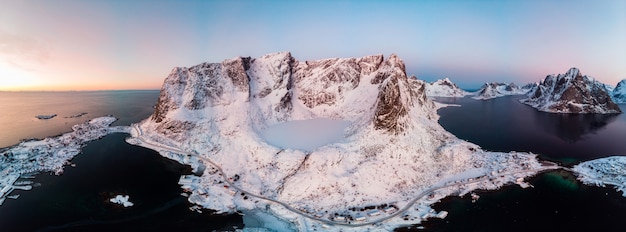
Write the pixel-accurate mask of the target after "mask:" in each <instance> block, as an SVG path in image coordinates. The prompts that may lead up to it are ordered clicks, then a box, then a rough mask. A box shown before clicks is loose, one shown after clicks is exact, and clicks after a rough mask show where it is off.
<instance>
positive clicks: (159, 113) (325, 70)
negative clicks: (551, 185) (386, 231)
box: [132, 52, 542, 230]
mask: <svg viewBox="0 0 626 232" xmlns="http://www.w3.org/2000/svg"><path fill="white" fill-rule="evenodd" d="M425 93H426V83H425V82H423V81H420V80H416V79H413V78H407V75H406V72H405V65H404V62H402V60H400V59H399V58H398V57H397V56H395V55H391V56H390V57H388V58H387V59H384V57H383V56H382V55H375V56H367V57H362V58H332V59H324V60H316V61H304V62H302V61H298V60H296V59H294V58H293V57H292V56H291V54H290V53H288V52H282V53H274V54H268V55H265V56H262V57H260V58H257V59H252V58H249V57H246V58H244V57H237V58H233V59H229V60H225V61H223V62H222V63H203V64H200V65H197V66H193V67H189V68H182V67H179V68H174V69H173V70H172V72H171V73H170V75H169V76H168V77H167V78H166V79H165V82H164V84H163V87H162V89H161V95H160V97H159V101H158V104H157V107H156V110H155V112H154V114H153V115H152V116H151V117H150V118H149V119H146V120H144V121H142V122H141V123H139V124H138V125H135V127H134V128H136V130H135V131H134V132H132V135H133V136H135V137H136V138H137V139H134V140H133V141H139V140H141V141H150V143H152V144H160V145H159V147H155V146H150V145H146V143H143V144H142V143H138V144H140V145H144V146H147V147H151V148H153V149H157V150H160V151H161V154H163V155H164V156H167V157H172V158H174V159H177V160H179V161H181V162H183V163H185V162H190V161H188V160H190V159H189V157H184V155H181V154H173V153H172V152H171V151H165V150H163V149H162V147H164V146H167V147H175V148H176V149H180V150H184V151H189V152H194V153H197V154H201V155H202V156H203V158H207V159H210V160H211V161H212V162H213V163H215V164H217V165H219V166H221V169H222V171H223V172H224V173H225V175H226V176H227V177H228V178H229V179H231V180H235V181H236V182H234V184H235V185H237V187H238V188H240V189H245V190H246V191H248V192H250V193H254V194H255V195H258V196H262V197H264V198H268V199H274V200H276V201H280V202H283V203H285V204H289V205H290V206H292V207H293V208H296V209H299V210H300V211H303V212H329V214H328V215H331V214H333V213H340V214H346V215H352V216H356V214H358V212H353V211H351V210H349V209H350V208H359V207H365V206H375V205H383V204H390V205H396V206H397V207H400V206H403V205H406V204H407V202H409V201H410V200H411V199H412V197H415V196H417V195H418V194H419V193H420V192H422V191H425V190H426V189H427V188H429V187H431V186H433V185H435V184H436V183H441V182H442V181H444V180H451V177H454V176H463V177H467V175H461V174H462V173H467V171H468V170H475V171H473V172H471V173H473V175H474V174H475V175H495V174H494V173H500V171H502V172H507V171H510V172H514V171H515V170H519V169H522V168H523V169H524V170H526V169H527V170H528V171H527V172H516V173H518V174H517V175H521V177H523V176H528V175H532V174H533V172H534V171H533V170H535V169H533V168H537V167H542V166H541V165H540V164H539V163H538V162H537V160H536V159H535V155H533V154H527V153H516V154H515V155H513V156H510V155H509V154H507V153H492V152H485V151H483V150H481V149H480V148H479V147H478V146H476V145H474V144H470V143H467V142H465V141H463V140H459V139H457V138H456V137H455V136H454V135H452V134H450V133H449V132H447V131H445V130H444V129H443V128H442V127H441V126H440V125H439V124H438V123H437V119H438V115H437V114H436V105H435V103H433V102H432V101H431V100H429V99H428V98H427V97H426V94H425ZM314 118H327V119H336V120H344V121H347V122H348V123H349V126H348V127H347V129H346V130H345V133H344V134H345V137H344V138H343V139H340V140H338V141H337V142H336V143H332V144H328V145H325V146H322V147H318V148H316V149H312V150H309V151H303V150H294V149H281V148H278V147H275V146H272V145H270V144H268V143H266V142H265V141H264V140H263V139H262V138H261V136H260V133H262V132H263V131H264V130H265V129H266V128H268V127H271V126H273V125H276V124H278V123H281V122H287V121H294V120H308V119H314ZM302 133H306V131H303V132H302ZM196 166H197V165H196ZM470 176H471V175H470ZM221 178H226V177H223V176H221V174H220V171H219V170H218V169H216V168H206V169H205V170H204V173H203V176H202V178H200V179H199V181H198V182H197V183H196V184H195V185H194V186H196V187H193V188H192V187H190V188H191V189H194V190H193V191H194V192H193V194H192V195H191V196H190V198H189V200H190V201H191V202H194V203H196V204H199V205H202V206H203V207H207V208H211V209H214V210H216V211H218V212H234V211H235V210H252V209H266V208H267V204H268V203H267V202H265V201H258V200H255V198H247V197H246V198H243V197H241V196H240V195H233V194H234V193H232V190H228V188H224V187H225V186H223V185H224V184H221V183H223V182H222V181H221ZM507 178H508V177H507ZM511 178H513V177H511ZM515 178H519V176H518V177H515ZM515 178H513V179H506V178H505V179H502V180H499V181H496V182H494V183H490V184H488V185H478V184H477V185H472V186H473V187H467V189H465V190H463V191H461V190H459V191H460V192H468V191H471V189H474V188H490V189H492V188H497V187H498V186H500V185H502V184H504V183H506V182H508V181H514V180H515ZM452 179H453V178H452ZM496 179H497V178H496V177H494V178H493V180H496ZM486 180H489V178H487V179H486ZM481 186H482V187H481ZM450 191H451V192H450V194H451V193H453V192H455V191H454V190H450ZM444 196H445V194H444V195H442V196H440V197H444ZM428 209H429V208H428V206H425V207H421V208H419V210H420V212H421V211H423V210H426V211H427V212H428ZM415 210H418V209H417V208H416V209H413V208H411V209H410V211H411V212H413V211H415ZM427 212H423V213H424V215H427V214H428V213H427ZM272 214H276V215H278V216H280V217H281V218H284V219H289V220H290V221H291V222H293V223H295V222H297V221H299V220H303V219H301V218H300V219H298V218H299V217H297V215H295V216H294V215H293V214H292V213H290V211H289V210H286V209H284V208H276V209H275V208H272ZM328 215H327V216H324V218H325V219H328ZM420 218H421V217H415V218H412V219H411V221H408V222H407V221H404V220H400V221H398V222H399V223H409V222H410V223H417V222H419V220H420ZM292 219H293V220H292ZM303 225H304V227H305V229H306V230H310V229H311V227H309V226H308V224H306V223H305V224H301V223H300V226H303ZM385 228H386V227H385ZM379 229H380V228H379Z"/></svg>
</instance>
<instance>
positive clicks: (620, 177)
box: [572, 156, 626, 197]
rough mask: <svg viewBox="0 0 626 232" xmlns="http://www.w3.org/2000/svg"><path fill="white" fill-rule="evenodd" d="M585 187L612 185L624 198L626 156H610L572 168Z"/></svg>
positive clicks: (625, 192)
mask: <svg viewBox="0 0 626 232" xmlns="http://www.w3.org/2000/svg"><path fill="white" fill-rule="evenodd" d="M572 171H574V172H575V173H576V174H577V175H578V180H580V181H582V182H583V183H584V184H587V185H595V186H601V187H605V186H606V185H613V186H615V189H616V190H617V191H621V192H622V195H623V196H624V197H626V156H611V157H606V158H600V159H595V160H590V161H586V162H582V163H580V164H577V165H575V166H574V167H573V168H572Z"/></svg>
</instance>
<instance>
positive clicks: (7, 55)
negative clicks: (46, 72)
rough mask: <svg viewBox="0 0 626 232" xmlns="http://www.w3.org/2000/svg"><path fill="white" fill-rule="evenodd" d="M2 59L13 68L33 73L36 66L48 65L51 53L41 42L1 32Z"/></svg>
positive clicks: (0, 50)
mask: <svg viewBox="0 0 626 232" xmlns="http://www.w3.org/2000/svg"><path fill="white" fill-rule="evenodd" d="M0 58H2V60H3V61H4V62H5V63H7V64H9V65H11V66H14V67H16V68H20V69H23V70H26V71H32V70H33V67H34V66H38V65H43V64H46V63H47V62H48V60H49V58H50V53H49V49H48V47H47V46H46V45H45V44H44V43H42V42H41V41H38V40H36V39H33V38H29V37H26V36H20V35H14V34H10V33H7V32H6V31H1V30H0Z"/></svg>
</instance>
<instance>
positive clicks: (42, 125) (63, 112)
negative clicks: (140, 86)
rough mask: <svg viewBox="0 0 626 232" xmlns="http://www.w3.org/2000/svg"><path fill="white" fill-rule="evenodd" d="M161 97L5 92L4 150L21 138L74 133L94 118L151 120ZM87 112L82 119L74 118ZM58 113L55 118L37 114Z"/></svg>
mask: <svg viewBox="0 0 626 232" xmlns="http://www.w3.org/2000/svg"><path fill="white" fill-rule="evenodd" d="M158 98H159V91H158V90H144V91H85V92H82V91H79V92H2V91H0V135H1V136H0V147H7V146H11V145H14V144H17V143H18V142H19V141H20V140H21V139H26V138H39V139H41V138H45V137H49V136H55V135H59V134H63V133H65V132H68V131H71V130H72V126H73V125H75V124H78V123H82V122H85V121H88V120H89V119H92V118H97V117H102V116H106V115H113V116H115V117H116V118H118V121H116V122H115V123H113V125H130V124H131V123H133V122H138V121H140V120H142V119H145V118H147V117H148V116H149V115H150V114H152V112H153V111H154V109H153V108H152V107H153V106H154V105H155V104H156V101H157V99H158ZM80 113H87V114H85V115H83V116H81V117H76V118H71V116H73V115H77V114H80ZM52 114H57V116H56V117H54V118H52V119H47V120H42V119H37V118H35V116H37V115H52Z"/></svg>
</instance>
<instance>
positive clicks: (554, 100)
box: [520, 68, 622, 114]
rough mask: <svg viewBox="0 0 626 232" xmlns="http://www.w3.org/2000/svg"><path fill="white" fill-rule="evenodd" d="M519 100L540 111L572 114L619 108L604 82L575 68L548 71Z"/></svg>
mask: <svg viewBox="0 0 626 232" xmlns="http://www.w3.org/2000/svg"><path fill="white" fill-rule="evenodd" d="M520 101H521V102H522V103H524V104H527V105H529V106H532V107H534V108H536V109H537V110H539V111H544V112H550V113H571V114H615V113H621V112H622V111H621V110H620V108H619V107H618V106H617V105H616V104H615V103H614V102H613V100H612V99H611V96H610V95H609V93H607V91H606V88H605V86H604V84H602V83H600V82H599V81H597V80H595V79H594V78H593V77H589V76H583V75H582V74H581V73H580V71H579V70H578V69H577V68H570V70H569V71H567V73H565V74H559V75H556V76H555V75H548V76H547V77H546V78H545V79H544V80H543V81H542V82H541V83H539V85H538V86H537V87H535V88H533V89H532V90H531V92H530V93H529V94H528V98H527V99H522V100H520Z"/></svg>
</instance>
